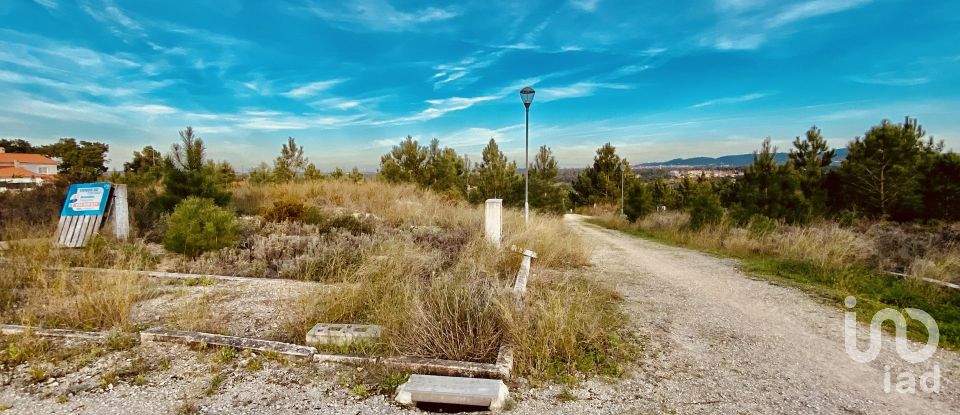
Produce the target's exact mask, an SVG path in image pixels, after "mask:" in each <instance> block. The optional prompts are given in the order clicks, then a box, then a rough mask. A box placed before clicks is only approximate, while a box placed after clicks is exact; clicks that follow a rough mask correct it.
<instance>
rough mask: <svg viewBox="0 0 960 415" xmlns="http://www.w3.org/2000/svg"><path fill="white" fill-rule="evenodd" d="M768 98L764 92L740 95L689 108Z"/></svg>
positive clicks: (705, 102) (712, 100)
mask: <svg viewBox="0 0 960 415" xmlns="http://www.w3.org/2000/svg"><path fill="white" fill-rule="evenodd" d="M768 96H770V94H768V93H765V92H755V93H752V94H746V95H740V96H736V97H725V98H717V99H711V100H709V101H704V102H701V103H699V104H694V105H691V106H690V108H703V107H709V106H712V105H722V104H739V103H741V102H750V101H755V100H758V99H761V98H765V97H768Z"/></svg>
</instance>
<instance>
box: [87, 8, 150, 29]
mask: <svg viewBox="0 0 960 415" xmlns="http://www.w3.org/2000/svg"><path fill="white" fill-rule="evenodd" d="M80 8H81V9H82V10H83V11H84V12H86V13H87V14H88V15H90V17H93V18H94V19H95V20H97V21H98V22H100V23H103V24H106V25H108V26H109V27H110V28H111V30H113V31H114V32H115V33H120V32H121V28H123V29H126V30H127V31H130V32H136V33H139V32H142V30H143V26H142V25H141V24H140V23H139V22H137V21H136V20H134V19H132V18H130V16H127V14H126V13H124V11H123V10H121V9H120V8H119V7H117V5H116V4H115V3H114V2H113V1H112V0H101V1H100V2H98V4H93V3H91V2H90V1H84V2H83V3H81V4H80Z"/></svg>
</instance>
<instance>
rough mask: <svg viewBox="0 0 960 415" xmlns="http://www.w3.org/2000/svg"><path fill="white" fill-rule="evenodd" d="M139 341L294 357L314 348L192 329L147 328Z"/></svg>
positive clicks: (309, 354) (304, 355)
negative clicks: (207, 346)
mask: <svg viewBox="0 0 960 415" xmlns="http://www.w3.org/2000/svg"><path fill="white" fill-rule="evenodd" d="M140 342H144V343H145V342H168V343H180V344H187V345H191V344H205V345H214V346H227V347H233V348H237V349H249V350H256V351H259V352H272V353H277V354H280V355H283V356H287V357H290V358H294V359H310V358H312V357H313V355H314V353H316V350H315V349H314V348H312V347H308V346H301V345H299V344H291V343H282V342H275V341H270V340H261V339H251V338H248V337H234V336H224V335H220V334H212V333H200V332H193V331H179V330H164V329H156V328H154V329H148V330H144V331H141V332H140Z"/></svg>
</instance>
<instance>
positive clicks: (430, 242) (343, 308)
mask: <svg viewBox="0 0 960 415" xmlns="http://www.w3.org/2000/svg"><path fill="white" fill-rule="evenodd" d="M243 192H244V196H241V197H240V198H239V200H240V203H241V204H247V203H248V204H250V205H249V206H248V207H247V208H246V209H248V210H249V211H259V210H260V209H261V207H262V206H265V205H267V204H269V203H270V202H269V201H270V200H271V198H275V197H286V198H289V197H291V195H293V197H294V198H295V200H297V198H299V201H302V202H304V203H305V204H307V205H308V206H313V207H315V208H318V209H320V210H322V211H323V212H328V214H331V213H329V212H338V210H339V211H340V212H339V213H342V212H346V213H349V214H353V215H368V216H370V217H373V218H374V219H373V220H375V221H376V223H377V226H376V232H375V233H373V234H371V235H369V238H370V241H371V244H370V245H368V246H367V247H366V248H365V249H364V250H362V254H361V255H360V257H361V258H360V260H359V262H358V263H356V264H355V267H354V268H353V269H352V271H351V277H350V278H349V279H348V281H349V282H355V283H357V284H356V285H351V286H344V287H341V288H340V289H338V290H336V291H335V292H334V293H321V292H317V293H310V294H308V295H305V296H303V297H302V298H301V299H300V301H298V302H297V303H296V304H295V305H293V306H292V307H291V308H290V309H289V310H287V312H286V313H285V318H284V319H283V320H282V327H281V330H280V332H279V333H278V334H277V336H276V337H277V338H278V339H283V340H288V341H300V339H302V338H303V336H304V334H305V332H306V331H307V330H308V329H309V328H310V327H311V326H312V325H313V324H315V323H317V322H321V321H322V322H336V323H368V324H379V325H381V326H384V327H385V329H386V330H385V337H384V338H383V339H382V342H383V344H382V346H383V347H382V350H384V351H385V352H387V353H389V354H395V355H405V356H418V357H430V358H442V359H453V360H466V361H478V362H492V361H493V360H494V359H495V357H496V354H497V351H498V349H499V346H500V345H501V344H503V343H504V342H506V343H510V344H514V345H515V347H516V348H517V351H516V356H517V359H518V361H520V362H522V364H520V365H518V371H517V373H518V374H521V375H542V376H544V377H548V378H556V377H557V376H559V375H560V374H569V373H572V372H576V371H582V372H589V373H605V374H618V373H619V366H618V364H619V363H622V362H623V361H625V360H627V359H626V358H625V354H623V353H620V352H619V350H620V349H621V348H622V347H621V346H623V345H624V344H626V343H627V342H626V341H624V340H623V337H622V336H621V333H622V331H623V322H622V320H621V319H620V314H619V309H618V308H617V305H616V304H617V299H616V297H615V296H613V295H612V294H611V291H610V290H608V289H606V288H603V287H599V286H597V284H596V283H593V282H590V281H587V280H583V279H576V278H571V277H563V278H559V277H558V278H555V279H553V280H551V281H549V282H546V281H537V278H539V277H537V278H534V280H533V281H532V282H531V287H530V291H529V292H530V300H529V302H528V304H527V307H528V309H529V311H525V312H523V313H524V314H523V317H521V313H520V312H518V311H516V310H514V309H513V304H514V302H513V299H512V298H513V297H512V296H510V295H509V290H507V289H506V288H507V287H509V286H510V285H511V284H512V283H513V278H514V276H515V273H516V272H517V268H518V266H519V261H520V255H518V254H515V253H512V252H510V251H509V249H508V247H509V246H511V245H516V246H518V247H521V248H527V249H532V250H534V251H536V252H537V253H538V254H539V257H538V258H537V259H536V260H535V261H534V268H535V272H536V275H537V276H539V275H541V274H548V273H550V272H549V271H548V270H551V269H560V270H564V269H566V270H572V269H577V268H579V267H583V266H586V265H588V264H589V259H590V252H589V250H588V249H586V247H585V246H584V245H583V243H582V242H581V240H580V237H579V235H577V234H575V233H574V232H573V231H571V230H570V229H569V228H567V227H566V226H565V225H564V224H563V222H562V220H561V219H560V218H558V217H551V216H539V215H534V216H532V217H531V222H530V224H529V225H528V226H524V224H523V218H522V216H521V214H520V212H519V211H517V210H511V209H508V210H507V211H505V224H504V230H505V239H504V242H503V245H504V248H506V249H499V250H498V249H496V247H494V246H493V245H492V244H490V243H489V242H488V241H486V240H485V239H484V238H483V236H482V234H481V233H480V229H481V223H482V216H481V213H482V212H481V211H480V209H479V208H476V207H472V206H468V205H465V204H463V203H461V202H456V201H450V200H447V199H445V198H443V197H441V196H437V195H435V194H433V193H430V192H424V191H422V190H419V189H416V188H414V187H410V186H402V185H401V186H393V185H387V184H383V183H377V182H365V183H361V184H352V183H340V182H317V183H306V184H290V185H281V186H268V187H266V188H262V189H258V188H245V189H244V190H243ZM254 200H256V202H253V201H254ZM294 233H296V232H294ZM365 236H367V235H365ZM541 271H542V272H541ZM553 274H556V273H553Z"/></svg>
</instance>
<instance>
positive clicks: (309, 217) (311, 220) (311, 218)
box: [303, 206, 327, 226]
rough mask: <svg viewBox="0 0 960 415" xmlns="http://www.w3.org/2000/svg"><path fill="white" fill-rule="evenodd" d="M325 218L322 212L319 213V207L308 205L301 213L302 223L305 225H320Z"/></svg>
mask: <svg viewBox="0 0 960 415" xmlns="http://www.w3.org/2000/svg"><path fill="white" fill-rule="evenodd" d="M326 220H327V218H325V217H324V216H323V213H320V209H317V208H316V207H315V206H310V207H308V208H307V211H306V212H304V214H303V223H306V224H307V225H317V226H319V225H322V224H323V223H324V222H325V221H326Z"/></svg>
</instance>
